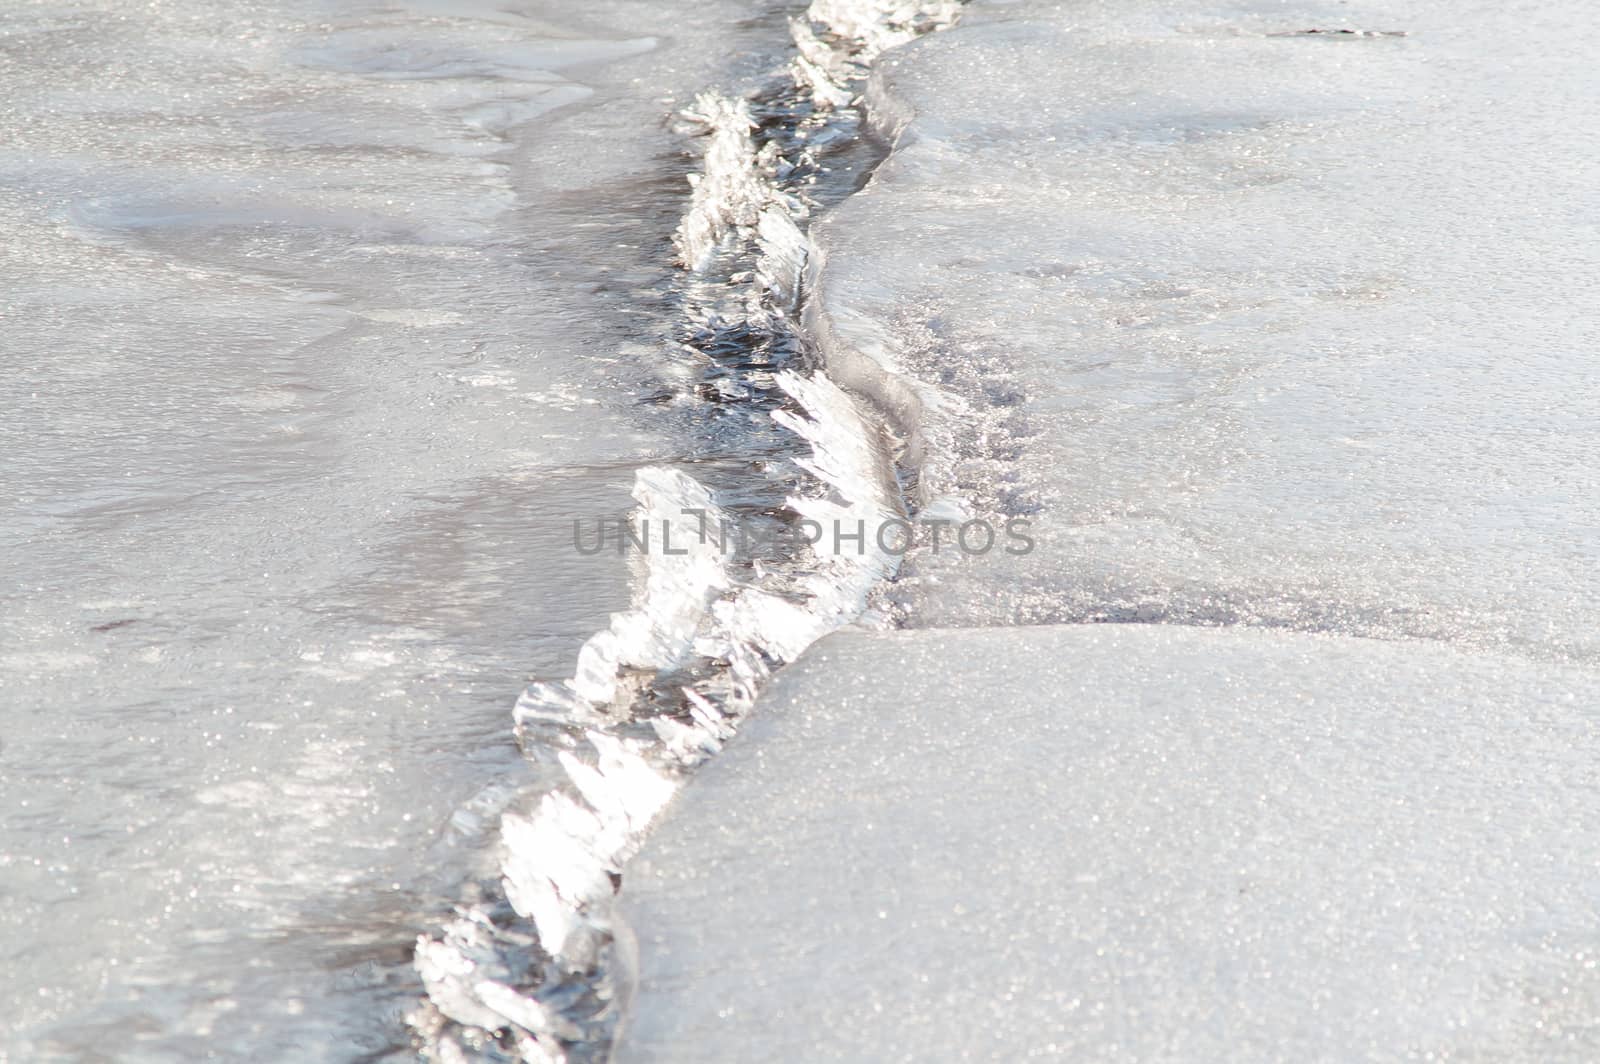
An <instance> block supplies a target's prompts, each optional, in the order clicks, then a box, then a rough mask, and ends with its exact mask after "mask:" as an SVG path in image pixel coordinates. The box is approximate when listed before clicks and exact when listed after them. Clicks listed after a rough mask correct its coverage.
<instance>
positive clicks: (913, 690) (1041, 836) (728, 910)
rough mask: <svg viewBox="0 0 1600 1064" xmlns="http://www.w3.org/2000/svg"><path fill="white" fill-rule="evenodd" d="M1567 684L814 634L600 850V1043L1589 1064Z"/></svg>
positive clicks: (1290, 659) (1563, 674) (675, 1048)
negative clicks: (651, 828) (612, 1024)
mask: <svg viewBox="0 0 1600 1064" xmlns="http://www.w3.org/2000/svg"><path fill="white" fill-rule="evenodd" d="M1593 692H1594V684H1593V677H1592V675H1591V674H1589V673H1588V672H1587V671H1586V670H1580V669H1575V668H1564V667H1551V666H1545V665H1538V664H1532V663H1528V662H1526V661H1522V660H1519V659H1515V658H1510V657H1500V656H1490V655H1476V656H1474V655H1468V654H1465V653H1463V652H1460V651H1457V650H1454V649H1450V648H1441V647H1433V646H1414V645H1406V644H1385V643H1381V642H1377V641H1369V640H1361V639H1352V638H1346V637H1333V636H1313V635H1301V634H1295V633H1269V632H1259V631H1249V630H1239V629H1234V630H1225V631H1220V630H1201V629H1192V628H1178V627H1171V626H1122V625H1074V626H1060V627H1042V628H1031V629H1011V630H987V631H981V632H978V631H937V630H933V631H920V632H897V633H858V632H845V633H838V634H835V635H832V636H829V637H828V638H827V639H826V640H824V641H823V642H821V643H819V644H817V645H816V646H815V647H813V648H812V650H811V651H810V652H809V653H808V654H807V656H806V657H805V658H803V659H802V660H801V661H800V662H799V663H798V664H796V665H793V666H791V667H790V668H789V669H787V670H786V671H785V672H783V673H782V674H780V675H779V677H778V679H777V681H776V682H775V683H774V685H773V686H772V688H770V689H769V691H768V693H767V695H766V696H764V698H763V700H762V702H761V703H760V704H759V705H758V707H757V709H756V712H755V714H754V715H753V716H752V718H751V719H750V720H749V721H748V722H747V723H746V725H745V728H744V731H743V732H742V733H741V734H740V736H739V737H738V738H737V739H735V740H734V741H733V742H732V743H731V744H730V745H729V747H728V749H727V750H725V751H724V752H723V754H722V756H721V757H720V758H718V759H717V760H716V761H715V762H713V763H712V764H710V765H709V766H707V767H706V768H705V769H703V770H702V771H701V773H700V774H699V775H698V776H697V777H696V778H695V780H694V782H693V784H692V785H691V786H690V787H689V788H688V789H687V790H686V791H685V792H684V793H683V795H682V796H681V797H680V798H679V799H678V804H677V805H676V806H675V807H674V808H673V810H672V812H671V814H670V815H669V816H668V817H667V819H666V822H665V824H664V825H662V826H660V827H658V828H657V830H656V834H655V835H654V836H653V837H652V839H651V840H650V842H649V844H648V845H647V846H646V848H645V850H644V851H643V852H642V853H641V854H640V855H639V856H638V857H637V858H636V859H635V860H634V862H633V864H632V865H631V866H630V868H629V873H628V883H627V889H626V890H625V891H624V892H623V899H624V902H625V915H626V917H627V919H628V921H629V922H630V923H631V924H632V925H633V926H634V928H635V929H636V932H637V936H638V949H639V957H640V959H639V966H640V970H639V976H638V983H639V989H638V993H637V997H636V999H635V1007H634V1013H633V1016H632V1018H631V1020H630V1021H629V1027H628V1029H627V1030H626V1031H625V1032H624V1035H623V1038H622V1042H621V1049H620V1052H619V1054H618V1056H617V1057H616V1058H615V1059H617V1060H618V1061H620V1062H621V1064H646V1062H648V1064H656V1062H667V1061H685V1062H688V1061H694V1062H696V1064H709V1062H717V1061H752V1060H805V1061H822V1060H841V1061H865V1060H871V1061H881V1062H891V1061H931V1060H940V1061H954V1060H993V1061H1008V1062H1009V1061H1017V1060H1026V1059H1035V1058H1044V1059H1056V1060H1084V1061H1088V1060H1094V1061H1154V1060H1183V1061H1205V1060H1229V1061H1276V1060H1305V1061H1312V1060H1377V1059H1382V1060H1400V1059H1418V1060H1421V1059H1450V1060H1474V1061H1478V1060H1501V1061H1540V1062H1550V1061H1574V1062H1576V1061H1592V1060H1595V1059H1600V1029H1597V1028H1596V1026H1595V1024H1594V1017H1595V1016H1596V1015H1597V1014H1600V973H1597V970H1596V962H1597V960H1600V909H1597V906H1596V902H1597V900H1600V899H1597V893H1600V888H1597V887H1596V884H1597V882H1600V875H1597V872H1600V869H1597V867H1596V865H1597V860H1596V854H1597V853H1600V808H1597V807H1596V805H1595V803H1594V801H1593V796H1594V793H1595V789H1596V787H1597V786H1600V727H1597V720H1596V714H1595V711H1594V710H1593V709H1592V708H1591V707H1592V702H1593V697H1592V696H1593ZM1430 1053H1432V1054H1435V1055H1434V1056H1428V1055H1427V1054H1430Z"/></svg>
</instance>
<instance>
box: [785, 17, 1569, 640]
mask: <svg viewBox="0 0 1600 1064" xmlns="http://www.w3.org/2000/svg"><path fill="white" fill-rule="evenodd" d="M1310 28H1322V29H1340V28H1349V29H1353V30H1361V31H1373V32H1378V31H1405V32H1406V34H1407V35H1406V36H1360V35H1356V34H1350V35H1336V34H1330V33H1323V34H1316V35H1307V34H1301V33H1297V32H1296V31H1301V30H1306V29H1310ZM1596 33H1600V7H1596V6H1595V5H1593V4H1588V3H1582V2H1579V0H1566V2H1559V3H1551V4H1538V5H1526V6H1517V7H1508V6H1505V5H1495V4H1489V3H1481V2H1473V3H1470V4H1467V5H1462V4H1461V3H1445V2H1442V0H1412V2H1407V3H1403V4H1398V5H1397V4H1376V3H1370V2H1365V0H1358V2H1355V3H1349V4H1324V3H1317V2H1306V0H1291V2H1289V3H1277V2H1273V3H1266V2H1257V0H1234V2H1208V3H1202V4H1182V5H1175V4H1170V3H1151V2H1142V0H1129V2H1119V3H1073V4H1067V5H1048V4H1043V3H1028V2H1025V3H1017V4H1006V5H999V4H986V3H981V2H980V3H975V4H973V5H971V6H970V7H969V8H968V9H967V14H966V15H965V16H964V18H963V22H962V24H961V25H960V26H958V27H956V28H955V29H954V30H952V31H950V32H948V33H942V34H938V35H934V36H930V37H926V38H923V39H921V40H918V41H916V42H914V43H912V44H910V45H907V46H906V47H904V48H900V49H897V50H895V51H893V52H891V53H889V54H886V55H884V56H883V57H881V59H880V60H879V62H878V64H877V65H876V67H875V73H874V77H873V80H872V83H871V85H870V87H869V90H868V92H867V99H868V103H869V105H870V107H871V109H872V111H873V115H874V121H875V123H876V124H877V126H878V127H879V129H880V130H881V131H882V132H883V133H884V134H885V135H886V136H887V137H889V138H890V139H891V140H893V141H894V142H895V151H894V153H893V155H892V156H891V158H890V159H889V160H888V161H887V162H886V163H885V164H884V165H883V166H882V167H880V168H879V170H878V171H877V173H876V175H875V177H874V179H873V181H872V182H871V184H870V185H869V186H868V187H867V188H866V190H865V191H863V192H862V193H861V194H859V195H857V196H856V197H853V198H852V199H851V200H850V201H849V202H848V203H846V204H845V205H844V206H842V207H841V208H840V209H838V210H836V211H834V212H831V213H830V215H829V217H828V218H827V219H825V220H824V221H822V222H821V223H819V224H818V225H817V226H816V227H815V228H814V229H813V239H814V241H815V243H816V244H817V245H818V253H817V254H816V255H814V260H813V269H814V270H815V271H816V273H817V284H818V287H819V290H820V291H819V298H818V299H817V300H816V302H815V305H814V307H813V309H812V317H813V318H814V319H816V320H815V325H816V328H817V331H818V335H819V337H821V338H822V340H823V341H824V343H825V345H826V347H827V348H828V351H829V359H828V368H829V373H830V375H832V376H834V378H835V379H836V380H840V381H841V382H844V383H850V384H854V385H859V386H864V387H868V388H871V387H873V384H874V381H873V374H874V373H878V374H879V375H880V376H881V375H882V374H884V373H888V374H891V375H896V376H891V377H890V378H889V382H888V383H889V384H890V385H891V387H889V388H888V389H887V394H888V395H889V398H890V399H891V400H892V402H891V404H890V405H891V407H892V408H893V409H894V410H895V411H896V413H897V415H898V416H899V417H900V419H901V421H902V427H904V428H906V429H907V431H908V433H909V434H910V435H911V436H912V457H913V459H914V460H915V461H917V462H918V463H920V466H921V470H920V472H921V479H920V483H919V485H918V487H919V491H920V492H921V494H922V496H923V497H924V498H925V499H928V500H930V501H931V500H934V499H938V498H940V497H943V496H959V497H961V498H962V499H964V500H966V501H967V502H968V503H969V504H970V505H972V506H973V507H975V508H976V510H977V511H978V512H982V513H987V514H990V515H1000V516H1026V517H1028V518H1030V519H1031V520H1032V521H1033V524H1034V528H1035V531H1036V533H1037V538H1038V543H1039V549H1038V550H1036V551H1035V552H1034V553H1033V554H1032V555H1030V556H1028V557H1024V558H1016V559H1012V558H1006V557H1003V556H1001V555H999V554H995V555H991V556H989V557H987V558H983V559H979V560H969V561H961V560H960V559H957V558H955V557H953V556H950V555H948V554H946V556H944V557H942V558H931V557H927V556H922V557H918V556H916V555H913V556H912V557H910V558H909V559H908V565H907V567H906V570H905V573H906V575H905V578H904V579H903V580H902V581H901V583H900V585H899V586H898V587H897V588H896V589H895V595H896V597H897V599H898V601H899V604H900V605H902V606H903V607H904V609H905V614H906V615H907V616H908V617H909V619H910V621H911V623H913V624H927V625H935V624H940V625H955V624H971V623H1014V622H1019V621H1020V622H1028V623H1045V622H1071V621H1078V620H1087V619H1096V620H1115V621H1124V620H1134V621H1158V622H1173V623H1192V624H1206V625H1212V624H1236V623H1238V624H1250V625H1261V626H1271V627H1287V628H1295V629H1302V630H1325V631H1337V632H1344V633H1348V634H1362V635H1373V636H1380V637H1397V636H1404V637H1424V638H1431V639H1441V640H1447V641H1452V642H1457V643H1461V644H1470V645H1475V646H1481V647H1485V648H1495V649H1501V650H1507V651H1511V652H1515V653H1522V654H1527V655H1529V656H1534V657H1539V658H1543V659H1546V660H1557V661H1569V662H1571V661H1585V662H1593V661H1595V660H1596V657H1597V654H1600V634H1597V633H1600V550H1597V549H1596V544H1597V542H1600V493H1597V492H1596V491H1594V477H1593V473H1592V470H1593V457H1592V456H1593V454H1594V450H1595V447H1596V443H1597V440H1596V435H1595V422H1594V418H1593V411H1594V410H1595V409H1596V406H1597V403H1600V373H1597V372H1596V369H1597V368H1600V366H1597V362H1596V358H1597V355H1596V352H1597V350H1600V345H1597V338H1600V337H1597V333H1596V326H1595V324H1594V322H1595V321H1596V320H1600V305H1597V300H1596V296H1595V289H1594V286H1593V284H1592V283H1591V278H1592V277H1593V276H1594V273H1595V267H1596V259H1597V258H1600V243H1597V241H1596V239H1595V235H1594V229H1593V227H1592V225H1591V224H1590V223H1589V221H1588V220H1587V219H1589V218H1590V216H1591V212H1590V210H1589V206H1588V205H1589V204H1590V203H1591V202H1592V196H1593V193H1592V190H1593V186H1594V179H1595V169H1594V153H1593V151H1592V146H1591V145H1590V144H1589V142H1588V140H1587V139H1586V138H1584V137H1583V136H1582V135H1581V134H1580V133H1579V132H1578V131H1579V130H1581V129H1583V128H1585V127H1586V124H1587V123H1588V122H1589V121H1590V119H1589V116H1592V115H1593V114H1594V113H1595V111H1596V109H1597V108H1600V81H1597V80H1596V79H1594V78H1593V77H1592V76H1591V75H1590V73H1589V71H1590V69H1591V65H1592V58H1591V54H1590V52H1591V49H1590V42H1592V41H1593V40H1594V39H1595V35H1596ZM1285 34H1287V35H1285ZM878 383H879V384H880V385H882V384H883V382H882V381H879V382H878Z"/></svg>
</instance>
